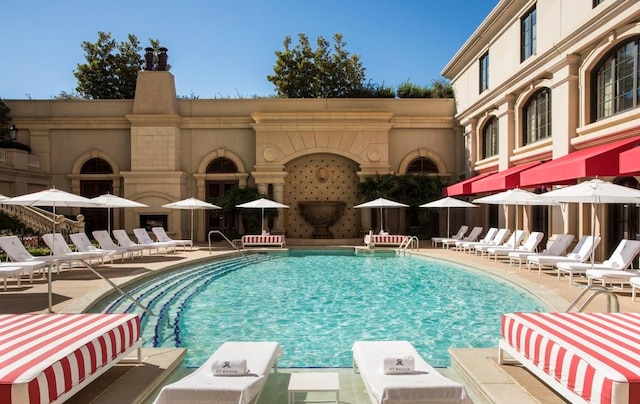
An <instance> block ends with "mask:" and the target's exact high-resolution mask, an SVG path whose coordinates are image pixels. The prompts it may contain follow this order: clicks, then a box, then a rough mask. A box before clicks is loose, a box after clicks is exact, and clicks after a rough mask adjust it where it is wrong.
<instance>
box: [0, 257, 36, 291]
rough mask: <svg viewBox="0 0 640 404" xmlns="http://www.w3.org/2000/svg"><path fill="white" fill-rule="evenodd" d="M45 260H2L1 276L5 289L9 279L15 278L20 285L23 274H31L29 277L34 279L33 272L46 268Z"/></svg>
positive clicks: (0, 264) (0, 263) (0, 265)
mask: <svg viewBox="0 0 640 404" xmlns="http://www.w3.org/2000/svg"><path fill="white" fill-rule="evenodd" d="M45 266H46V263H44V262H0V278H2V279H3V280H4V290H5V291H6V290H7V279H8V278H13V279H15V280H16V282H17V286H20V281H21V280H22V275H29V279H30V280H31V281H32V280H33V273H34V272H35V271H36V270H38V269H41V268H44V267H45Z"/></svg>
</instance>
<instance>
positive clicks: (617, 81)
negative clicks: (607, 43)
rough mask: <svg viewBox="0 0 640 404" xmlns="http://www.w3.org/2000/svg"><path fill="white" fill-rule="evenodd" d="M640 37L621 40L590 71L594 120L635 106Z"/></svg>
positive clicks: (639, 88)
mask: <svg viewBox="0 0 640 404" xmlns="http://www.w3.org/2000/svg"><path fill="white" fill-rule="evenodd" d="M639 46H640V37H635V38H633V39H631V40H629V41H627V42H624V43H622V44H621V45H620V46H618V47H617V48H615V49H613V50H612V51H611V52H610V53H608V54H607V56H605V58H604V60H603V61H602V62H601V63H600V64H599V65H598V66H597V67H596V69H595V70H594V72H593V74H592V80H593V87H594V94H593V96H592V98H591V99H592V101H591V103H592V109H593V114H592V115H593V117H594V119H593V121H597V120H599V119H603V118H606V117H609V116H611V115H614V114H616V113H618V112H623V111H627V110H629V109H633V108H636V107H638V98H639V97H638V96H639V95H640V67H638V65H639V64H640V63H639V58H640V52H638V47H639Z"/></svg>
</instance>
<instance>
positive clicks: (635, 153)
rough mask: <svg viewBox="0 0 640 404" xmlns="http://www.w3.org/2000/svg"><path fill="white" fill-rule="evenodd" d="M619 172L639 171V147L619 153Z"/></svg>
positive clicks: (630, 172)
mask: <svg viewBox="0 0 640 404" xmlns="http://www.w3.org/2000/svg"><path fill="white" fill-rule="evenodd" d="M619 160H620V161H619V167H620V174H632V173H640V147H634V148H633V149H631V150H627V151H625V152H622V153H620V157H619Z"/></svg>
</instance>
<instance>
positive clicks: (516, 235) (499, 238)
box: [473, 229, 524, 258]
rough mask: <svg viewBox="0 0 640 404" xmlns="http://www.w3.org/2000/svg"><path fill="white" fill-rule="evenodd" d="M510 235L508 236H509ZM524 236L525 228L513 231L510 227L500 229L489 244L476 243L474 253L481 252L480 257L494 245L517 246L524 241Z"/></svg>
mask: <svg viewBox="0 0 640 404" xmlns="http://www.w3.org/2000/svg"><path fill="white" fill-rule="evenodd" d="M507 237H508V238H507ZM523 238H524V230H516V231H514V232H513V233H511V231H510V230H509V229H500V230H498V233H496V236H495V237H494V238H493V240H491V242H490V243H488V244H476V245H474V246H473V249H474V254H475V255H478V254H480V258H482V257H484V254H485V253H486V252H487V251H489V248H492V247H498V246H502V247H509V248H515V247H517V246H518V245H520V243H521V242H522V239H523ZM505 240H506V241H505Z"/></svg>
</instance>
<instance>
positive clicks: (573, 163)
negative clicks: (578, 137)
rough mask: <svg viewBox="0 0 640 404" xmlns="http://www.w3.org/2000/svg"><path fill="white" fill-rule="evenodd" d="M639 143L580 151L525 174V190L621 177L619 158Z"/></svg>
mask: <svg viewBox="0 0 640 404" xmlns="http://www.w3.org/2000/svg"><path fill="white" fill-rule="evenodd" d="M639 143H640V136H636V137H633V138H629V139H624V140H618V141H616V142H611V143H607V144H603V145H600V146H595V147H589V148H588V149H583V150H578V151H575V152H573V153H569V154H567V155H566V156H562V157H560V158H557V159H554V160H551V161H549V162H546V163H544V164H541V165H540V166H538V167H534V168H532V169H531V170H527V171H526V172H523V173H522V175H521V178H520V180H521V181H520V182H521V183H520V185H521V186H522V187H532V186H534V185H545V184H546V185H551V184H566V183H568V182H569V181H572V180H575V179H577V178H584V177H596V176H615V175H619V174H620V167H619V164H618V157H619V154H620V153H621V152H623V151H626V150H629V149H631V148H633V147H635V146H636V145H638V144H639Z"/></svg>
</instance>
